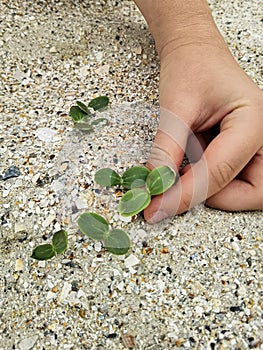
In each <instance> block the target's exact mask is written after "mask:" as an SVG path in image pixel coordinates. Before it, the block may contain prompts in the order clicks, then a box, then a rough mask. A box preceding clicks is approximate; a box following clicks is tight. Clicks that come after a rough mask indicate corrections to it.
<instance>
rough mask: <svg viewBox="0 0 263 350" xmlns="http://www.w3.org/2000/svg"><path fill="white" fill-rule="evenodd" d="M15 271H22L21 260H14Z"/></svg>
mask: <svg viewBox="0 0 263 350" xmlns="http://www.w3.org/2000/svg"><path fill="white" fill-rule="evenodd" d="M15 271H23V259H17V260H16V264H15Z"/></svg>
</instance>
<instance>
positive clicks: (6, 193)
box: [2, 190, 10, 198]
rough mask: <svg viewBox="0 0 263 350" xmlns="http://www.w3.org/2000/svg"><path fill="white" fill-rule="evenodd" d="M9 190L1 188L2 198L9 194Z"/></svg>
mask: <svg viewBox="0 0 263 350" xmlns="http://www.w3.org/2000/svg"><path fill="white" fill-rule="evenodd" d="M9 192H10V191H9V190H3V194H2V196H3V198H6V197H7V196H8V195H9Z"/></svg>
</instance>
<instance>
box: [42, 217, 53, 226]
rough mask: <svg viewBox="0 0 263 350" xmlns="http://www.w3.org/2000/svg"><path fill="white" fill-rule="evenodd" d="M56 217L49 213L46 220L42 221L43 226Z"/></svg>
mask: <svg viewBox="0 0 263 350" xmlns="http://www.w3.org/2000/svg"><path fill="white" fill-rule="evenodd" d="M55 219H56V215H49V216H48V217H47V218H46V220H45V221H44V222H43V224H42V226H43V227H48V226H49V225H50V224H51V223H52V222H53V221H54V220H55Z"/></svg>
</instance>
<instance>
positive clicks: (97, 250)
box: [94, 242, 102, 252]
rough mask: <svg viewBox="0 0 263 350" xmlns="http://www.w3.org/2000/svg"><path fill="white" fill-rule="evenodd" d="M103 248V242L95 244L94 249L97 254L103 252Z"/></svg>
mask: <svg viewBox="0 0 263 350" xmlns="http://www.w3.org/2000/svg"><path fill="white" fill-rule="evenodd" d="M101 248H102V244H101V242H96V243H95V244H94V249H95V251H96V252H100V251H101Z"/></svg>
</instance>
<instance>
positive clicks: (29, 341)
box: [18, 335, 38, 350]
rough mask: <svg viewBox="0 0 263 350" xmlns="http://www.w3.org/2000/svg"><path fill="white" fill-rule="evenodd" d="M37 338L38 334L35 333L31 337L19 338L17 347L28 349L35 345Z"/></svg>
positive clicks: (23, 349) (22, 349)
mask: <svg viewBox="0 0 263 350" xmlns="http://www.w3.org/2000/svg"><path fill="white" fill-rule="evenodd" d="M37 339H38V336H37V335H35V336H33V337H28V338H24V339H23V340H21V342H20V343H19V344H18V347H19V349H20V350H30V349H32V348H33V346H34V345H35V343H36V341H37Z"/></svg>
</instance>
